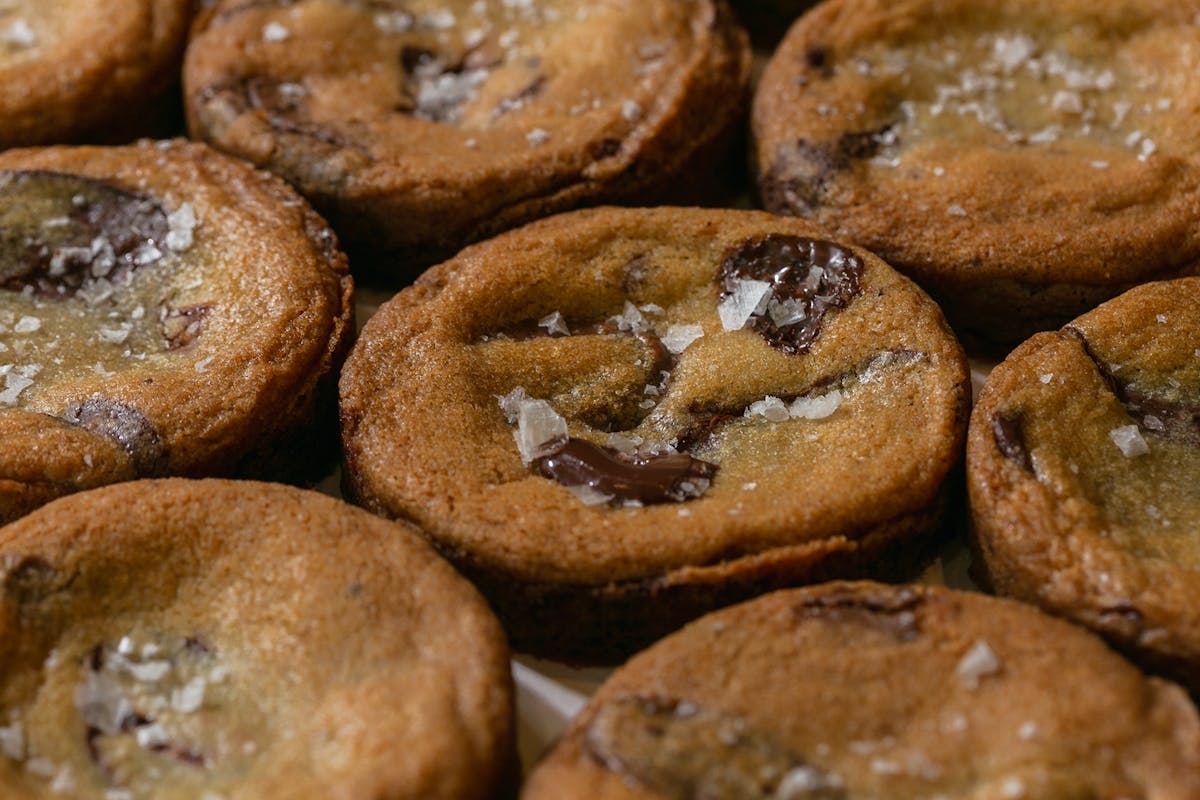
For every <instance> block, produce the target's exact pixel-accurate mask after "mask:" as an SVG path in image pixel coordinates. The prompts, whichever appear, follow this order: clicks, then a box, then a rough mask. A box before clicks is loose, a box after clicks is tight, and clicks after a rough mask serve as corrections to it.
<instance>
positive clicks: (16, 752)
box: [0, 721, 25, 761]
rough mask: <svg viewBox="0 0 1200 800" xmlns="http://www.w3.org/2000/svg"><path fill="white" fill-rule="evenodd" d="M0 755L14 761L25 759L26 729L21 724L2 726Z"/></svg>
mask: <svg viewBox="0 0 1200 800" xmlns="http://www.w3.org/2000/svg"><path fill="white" fill-rule="evenodd" d="M0 753H3V754H4V755H6V756H8V757H9V758H11V759H13V760H14V761H20V760H21V759H23V758H24V757H25V729H24V728H22V727H21V723H20V722H16V721H14V722H12V723H11V724H9V725H0Z"/></svg>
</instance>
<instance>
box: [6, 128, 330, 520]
mask: <svg viewBox="0 0 1200 800" xmlns="http://www.w3.org/2000/svg"><path fill="white" fill-rule="evenodd" d="M351 293H352V292H351V282H350V278H349V276H348V275H347V270H346V259H345V256H344V255H342V254H341V253H340V252H339V251H338V248H337V241H336V239H335V238H334V235H333V233H332V232H331V231H330V230H329V228H328V227H326V226H325V224H324V223H323V222H322V221H321V219H320V218H319V217H318V216H317V215H316V214H315V213H314V212H313V211H312V210H311V209H310V208H309V207H308V205H307V204H306V203H305V202H304V201H303V200H302V199H301V198H300V197H299V196H298V195H297V194H296V193H295V192H293V191H292V190H291V189H289V188H288V187H287V186H286V185H285V184H284V183H283V181H281V180H279V179H278V178H276V177H274V176H271V175H268V174H267V173H263V172H258V171H255V170H254V169H252V168H250V167H249V166H248V165H246V164H244V163H243V162H239V161H235V160H233V159H230V158H228V157H226V156H223V155H220V154H218V153H215V152H213V151H211V150H209V149H208V148H207V147H204V146H203V145H193V144H185V143H181V142H174V143H172V142H165V143H161V144H151V143H147V144H143V145H141V146H137V147H128V148H108V149H106V148H48V149H43V150H33V149H31V150H10V151H8V152H5V153H3V154H0V436H2V437H3V439H4V442H5V446H4V448H3V450H2V452H0V521H7V520H10V519H13V518H15V517H17V516H19V515H20V514H22V513H25V512H26V511H28V510H30V509H31V508H34V507H36V506H38V505H40V504H42V503H45V502H47V501H48V500H50V499H52V498H54V497H57V496H60V495H62V494H66V493H68V492H72V491H77V490H79V489H86V488H90V487H95V486H100V485H103V484H107V483H112V482H114V481H119V480H129V479H132V478H136V477H153V476H162V475H186V476H200V475H231V474H236V475H269V476H271V477H272V479H283V478H288V479H302V478H304V477H306V476H308V475H310V474H319V472H320V471H321V470H323V469H325V468H326V466H327V464H326V463H325V462H324V461H323V459H324V458H328V457H330V456H332V455H333V452H335V450H336V433H335V431H334V430H333V428H334V426H333V424H332V422H333V420H332V413H333V407H334V402H335V398H334V394H333V393H334V391H335V389H334V384H335V380H336V374H337V371H338V369H339V366H340V364H341V361H342V359H343V358H344V354H345V351H346V349H347V348H348V346H349V342H350V336H351V334H352V332H353V304H352V299H351ZM322 419H325V423H324V424H323V425H322V424H321V423H320V421H321V420H322Z"/></svg>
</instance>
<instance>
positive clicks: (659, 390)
mask: <svg viewBox="0 0 1200 800" xmlns="http://www.w3.org/2000/svg"><path fill="white" fill-rule="evenodd" d="M968 392H969V389H968V373H967V368H966V364H965V360H964V357H963V354H962V351H961V348H960V347H959V345H958V343H957V341H956V340H955V339H954V338H953V337H952V336H951V334H950V333H949V331H948V329H947V328H946V326H945V323H944V322H943V320H942V317H941V314H940V313H939V312H938V310H937V307H936V306H935V305H934V304H933V303H932V302H931V301H930V300H929V299H928V298H927V297H926V296H925V295H924V294H923V293H921V291H920V290H918V289H917V288H916V287H915V286H913V285H912V284H911V283H910V282H909V281H907V280H906V279H904V278H903V277H902V276H900V275H898V274H896V273H895V272H894V271H893V270H891V269H890V268H889V267H888V266H887V265H886V264H884V263H883V262H881V261H880V260H879V259H877V258H875V257H874V256H872V255H871V254H870V253H867V252H866V251H863V250H861V249H858V248H855V247H851V246H849V245H842V244H837V243H834V242H831V241H828V240H827V239H826V238H825V234H823V233H822V232H821V231H819V230H817V229H815V228H813V227H812V226H811V225H809V224H808V223H805V222H803V221H800V220H787V219H781V218H778V217H773V216H771V215H768V214H763V213H761V212H744V211H729V210H725V211H706V210H697V209H670V208H666V209H653V210H645V209H642V210H630V209H615V208H605V209H597V210H592V211H582V212H573V213H570V214H564V215H561V216H558V217H554V218H550V219H548V220H545V221H542V222H538V223H534V224H532V225H529V226H526V227H524V228H521V229H518V230H517V231H514V232H511V233H508V234H505V235H503V236H500V237H497V238H495V239H492V240H490V241H488V242H485V243H482V244H479V245H476V246H474V247H471V248H469V249H467V250H465V251H463V253H461V254H460V255H459V256H458V257H457V258H455V259H453V260H452V261H448V262H446V263H444V264H442V265H440V266H438V267H436V268H434V269H432V270H430V271H429V272H427V273H426V274H425V275H424V276H422V278H421V279H420V280H419V281H418V282H417V283H416V284H415V285H414V286H413V287H411V288H409V289H406V290H404V291H403V292H401V293H400V294H399V295H398V296H397V297H396V298H395V299H393V300H392V301H390V302H389V303H387V304H385V305H384V306H383V307H382V308H381V309H380V310H379V312H378V313H377V314H376V315H375V316H374V317H373V318H372V319H371V321H370V322H369V323H368V324H367V326H366V327H365V329H364V331H363V333H362V337H361V339H360V341H359V343H358V344H357V345H356V347H355V349H354V351H353V352H352V353H351V355H350V357H349V359H347V363H346V369H345V370H344V371H343V373H342V380H341V414H342V430H343V447H344V453H345V462H346V466H345V476H346V482H347V491H348V492H349V493H350V495H351V496H353V497H355V498H356V499H357V501H358V502H360V503H362V504H363V505H365V506H366V507H367V508H369V509H371V510H372V511H375V512H377V513H380V514H383V515H385V516H390V517H397V518H401V519H407V520H411V521H414V522H415V523H416V524H417V525H418V526H419V527H421V528H422V530H424V531H425V532H426V534H427V535H428V536H429V537H430V538H431V539H432V540H433V541H434V543H435V544H436V545H437V546H438V547H439V548H440V549H441V550H442V552H444V553H445V554H447V555H448V556H449V557H450V558H451V559H452V560H453V561H454V562H455V563H456V564H457V565H458V567H459V568H460V569H461V570H462V571H463V572H464V573H466V574H467V575H468V576H469V577H470V578H472V580H474V581H475V582H476V584H477V585H478V586H480V587H481V588H482V590H483V592H484V594H485V595H486V596H487V597H488V599H489V600H491V602H492V603H493V606H494V607H495V608H497V609H498V611H499V614H500V616H501V618H502V620H503V621H504V622H505V624H506V626H507V629H508V631H509V633H510V636H511V637H512V640H513V642H514V646H515V647H517V648H519V649H524V650H528V651H532V652H535V653H540V654H543V655H550V656H553V657H557V658H562V659H568V660H575V661H604V660H607V661H611V660H615V659H618V658H621V657H622V656H623V655H625V654H627V653H628V652H630V651H631V650H633V649H636V648H637V647H638V646H639V645H643V644H645V643H647V642H649V641H652V640H653V639H655V638H657V637H658V636H661V635H662V634H663V633H665V632H667V631H669V630H673V629H674V628H675V627H678V626H679V625H680V624H682V623H683V622H684V621H686V620H688V619H691V618H693V617H695V616H698V615H699V614H701V613H703V612H705V611H707V610H710V609H712V608H714V607H716V606H718V605H723V604H727V603H729V602H733V601H736V600H738V599H742V598H745V597H748V596H751V595H753V594H757V593H759V592H762V591H764V590H766V589H769V588H774V587H778V586H782V585H790V584H795V583H800V582H806V581H813V580H819V579H821V578H823V577H825V576H829V575H859V574H864V573H869V574H875V575H889V576H896V575H902V574H905V573H906V572H908V571H910V570H912V569H913V568H914V567H915V566H916V565H917V564H918V563H919V562H920V560H921V558H922V557H923V555H924V552H925V548H924V547H923V545H924V544H925V543H927V542H928V541H929V540H930V539H931V538H932V537H933V535H934V533H935V531H936V530H937V528H938V521H939V519H940V516H941V511H942V508H943V505H944V502H943V501H944V500H945V497H946V488H945V487H946V480H947V475H948V474H949V473H950V471H951V468H952V467H953V466H954V464H955V463H956V462H957V461H958V459H959V448H960V447H961V444H962V441H963V436H964V427H965V422H966V407H967V402H968Z"/></svg>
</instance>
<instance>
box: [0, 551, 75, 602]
mask: <svg viewBox="0 0 1200 800" xmlns="http://www.w3.org/2000/svg"><path fill="white" fill-rule="evenodd" d="M78 577H79V575H78V573H73V574H70V575H68V574H66V573H64V572H61V571H60V570H58V569H55V568H54V567H53V566H51V565H50V563H49V562H47V561H45V560H44V559H42V558H39V557H38V556H28V557H25V558H19V559H17V560H16V561H15V562H14V563H13V564H12V565H11V566H9V565H8V564H3V565H0V589H2V590H3V595H4V596H5V597H7V598H9V599H11V600H12V601H13V602H14V603H15V604H17V605H18V606H19V605H26V604H33V603H40V602H42V601H43V600H45V599H46V598H48V597H50V596H51V595H54V594H56V593H58V592H62V591H65V590H67V589H69V588H71V584H72V583H74V582H75V579H76V578H78Z"/></svg>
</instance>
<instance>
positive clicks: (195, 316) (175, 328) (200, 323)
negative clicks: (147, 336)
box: [159, 303, 212, 350]
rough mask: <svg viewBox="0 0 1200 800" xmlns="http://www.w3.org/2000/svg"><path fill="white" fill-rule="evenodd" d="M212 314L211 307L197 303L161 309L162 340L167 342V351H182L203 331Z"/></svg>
mask: <svg viewBox="0 0 1200 800" xmlns="http://www.w3.org/2000/svg"><path fill="white" fill-rule="evenodd" d="M211 313H212V306H210V305H207V304H204V303H198V304H195V305H190V306H183V307H182V308H167V307H165V306H164V307H163V308H162V309H161V311H160V312H159V317H160V319H161V322H162V331H163V339H165V340H166V342H167V349H168V350H182V349H183V348H185V347H187V346H188V345H190V344H193V343H195V341H196V339H198V338H199V337H200V334H201V333H202V332H203V331H204V322H205V320H206V319H207V318H208V315H209V314H211Z"/></svg>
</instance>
